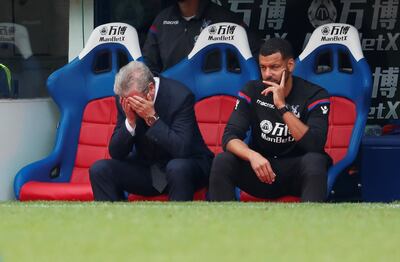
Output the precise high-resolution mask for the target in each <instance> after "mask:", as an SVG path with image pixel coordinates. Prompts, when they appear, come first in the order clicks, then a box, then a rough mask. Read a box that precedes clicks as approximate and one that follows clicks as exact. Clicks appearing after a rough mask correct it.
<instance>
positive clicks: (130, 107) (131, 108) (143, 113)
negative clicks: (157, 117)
mask: <svg viewBox="0 0 400 262" xmlns="http://www.w3.org/2000/svg"><path fill="white" fill-rule="evenodd" d="M120 102H121V105H122V109H123V110H124V112H125V115H126V118H127V119H128V122H129V124H130V125H131V126H135V125H136V117H137V116H139V117H141V118H142V119H146V118H147V117H149V116H153V115H154V114H155V110H154V102H153V101H151V100H147V99H145V98H143V97H141V96H138V95H134V96H129V97H126V98H120ZM131 122H132V123H131Z"/></svg>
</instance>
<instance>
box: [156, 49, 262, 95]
mask: <svg viewBox="0 0 400 262" xmlns="http://www.w3.org/2000/svg"><path fill="white" fill-rule="evenodd" d="M216 49H218V50H219V51H220V52H221V59H222V61H221V65H222V66H221V67H222V68H221V70H219V71H216V72H211V73H207V72H204V70H203V68H202V66H203V63H204V59H205V57H206V56H207V54H208V53H210V52H212V51H214V50H216ZM227 50H230V51H232V52H233V53H234V54H236V56H237V58H238V60H239V64H240V68H241V72H240V73H235V72H230V71H228V69H227V64H226V60H227V58H226V56H227V53H226V52H227ZM259 71H260V70H259V68H258V65H257V63H256V61H255V59H254V58H253V57H251V58H249V59H247V60H246V59H244V58H243V56H242V55H241V54H240V52H239V51H238V50H237V49H236V47H235V46H233V45H231V44H226V43H217V44H210V45H208V46H206V47H205V48H204V49H202V50H201V51H199V52H198V53H196V55H194V56H193V57H192V58H191V59H188V58H186V59H184V60H182V61H181V62H180V63H178V64H177V65H175V66H173V67H172V68H170V69H168V70H166V71H164V72H163V73H162V75H163V76H165V77H169V78H172V79H175V80H177V81H180V82H182V83H184V84H185V85H186V86H187V87H189V88H190V89H191V90H192V92H193V93H194V94H195V96H196V101H199V100H201V99H203V98H206V97H210V96H214V95H230V96H234V97H237V95H238V92H239V90H240V89H241V88H242V87H243V86H244V85H245V84H246V83H247V82H248V81H249V80H256V79H260V72H259Z"/></svg>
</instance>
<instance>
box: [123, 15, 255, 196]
mask: <svg viewBox="0 0 400 262" xmlns="http://www.w3.org/2000/svg"><path fill="white" fill-rule="evenodd" d="M259 71H260V70H259V68H258V65H257V63H256V60H255V59H254V58H253V57H252V55H251V52H250V47H249V43H248V40H247V34H246V31H245V30H244V28H243V27H241V26H239V25H237V24H232V23H217V24H212V25H210V26H208V27H206V28H205V29H203V31H202V32H201V34H200V35H199V38H198V40H197V42H196V44H195V46H194V47H193V50H192V51H191V52H190V54H189V55H188V56H187V58H185V59H183V60H182V61H181V62H180V63H178V64H176V65H175V66H173V67H171V68H169V69H168V70H166V71H164V72H162V75H163V76H165V77H168V78H172V79H175V80H177V81H180V82H182V83H184V84H185V85H186V86H187V87H189V88H190V89H191V90H192V92H193V93H194V94H195V97H196V105H195V113H196V118H197V122H198V124H199V128H200V131H201V133H202V136H203V138H204V141H205V143H206V144H207V146H208V147H209V148H210V150H211V151H212V152H213V153H214V154H218V153H220V152H222V147H221V140H222V134H223V132H224V129H225V125H226V123H227V121H228V119H229V117H230V114H231V112H232V110H233V107H234V106H235V103H236V97H237V95H238V92H239V90H240V89H241V88H242V87H243V86H244V85H245V84H246V82H248V81H249V80H255V79H259V78H260V73H259ZM200 192H201V194H204V193H205V192H206V190H202V191H200ZM129 198H130V200H134V199H139V200H143V197H141V196H135V195H130V197H129ZM145 199H153V198H152V197H146V198H145ZM156 199H157V200H160V198H159V197H157V198H156Z"/></svg>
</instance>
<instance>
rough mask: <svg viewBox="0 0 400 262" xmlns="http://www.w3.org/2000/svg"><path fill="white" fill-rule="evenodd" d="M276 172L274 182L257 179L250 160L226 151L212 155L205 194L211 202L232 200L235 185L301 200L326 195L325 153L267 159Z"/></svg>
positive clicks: (265, 195)
mask: <svg viewBox="0 0 400 262" xmlns="http://www.w3.org/2000/svg"><path fill="white" fill-rule="evenodd" d="M268 160H269V161H270V163H271V167H272V170H273V171H274V172H275V174H276V178H275V182H273V183H272V184H266V183H263V182H261V181H260V180H259V179H258V177H257V175H256V174H255V172H254V171H253V169H252V168H251V165H250V162H247V161H244V160H242V159H240V158H238V157H236V156H235V155H233V154H232V153H230V152H224V153H221V154H219V155H217V156H216V157H215V158H214V161H213V165H212V168H211V174H210V184H209V194H210V199H211V200H212V201H233V200H235V187H239V188H240V189H242V190H244V191H245V192H247V193H249V194H251V195H253V196H255V197H259V198H278V197H281V196H285V195H293V196H300V197H301V200H302V201H304V202H321V201H324V200H325V198H326V195H327V170H328V168H329V166H330V164H331V160H330V158H329V157H328V156H327V155H325V154H320V153H307V154H305V155H303V156H301V157H293V158H279V159H275V158H272V159H268Z"/></svg>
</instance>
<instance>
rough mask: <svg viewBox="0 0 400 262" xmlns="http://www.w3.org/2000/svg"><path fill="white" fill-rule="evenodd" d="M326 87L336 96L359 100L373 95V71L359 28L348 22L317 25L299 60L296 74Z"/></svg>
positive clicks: (358, 101)
mask: <svg viewBox="0 0 400 262" xmlns="http://www.w3.org/2000/svg"><path fill="white" fill-rule="evenodd" d="M293 74H294V75H297V76H299V77H302V78H304V79H306V80H308V81H310V82H313V83H315V84H318V85H320V86H322V87H324V88H325V89H326V90H327V91H328V92H329V93H330V94H331V95H333V96H342V97H346V98H349V99H350V100H352V101H354V102H356V103H357V104H358V103H363V102H362V101H364V97H366V96H370V92H371V80H372V79H371V71H370V69H369V65H368V63H367V61H366V59H365V58H364V55H363V53H362V49H361V42H360V38H359V35H358V31H357V29H356V28H355V27H354V26H351V25H348V24H340V23H331V24H326V25H322V26H319V27H317V28H316V29H315V30H314V32H313V34H312V35H311V38H310V40H309V41H308V43H307V46H306V47H305V49H304V51H303V52H302V53H301V54H300V56H299V57H298V58H297V59H296V67H295V71H294V73H293Z"/></svg>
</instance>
